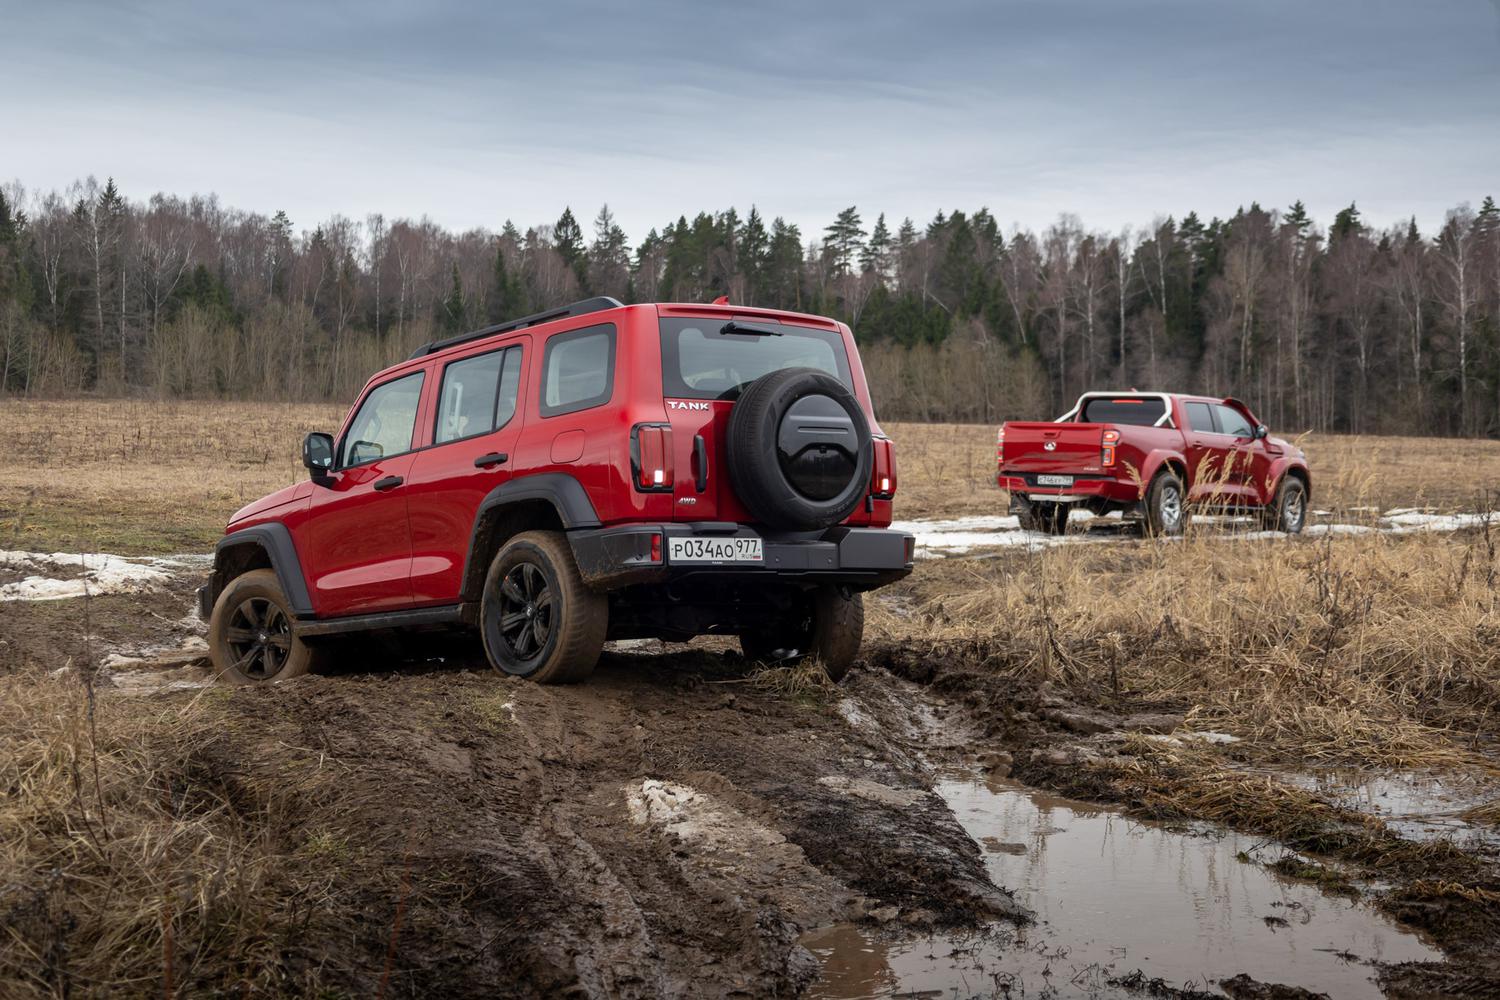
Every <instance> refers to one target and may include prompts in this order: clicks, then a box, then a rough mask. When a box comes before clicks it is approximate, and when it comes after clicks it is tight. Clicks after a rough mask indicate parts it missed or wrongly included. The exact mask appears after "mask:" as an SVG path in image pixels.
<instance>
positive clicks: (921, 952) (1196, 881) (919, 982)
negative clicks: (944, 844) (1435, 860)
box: [802, 776, 1442, 1000]
mask: <svg viewBox="0 0 1500 1000" xmlns="http://www.w3.org/2000/svg"><path fill="white" fill-rule="evenodd" d="M935 790H936V791H937V792H938V793H939V794H940V795H942V796H943V798H944V799H946V800H947V802H948V804H949V806H950V807H951V808H952V809H953V812H954V814H955V815H956V816H957V817H958V820H959V822H960V823H962V824H963V826H964V828H965V829H966V830H967V831H968V832H969V834H970V836H972V837H973V838H974V839H975V841H976V842H978V843H979V844H980V845H981V846H982V847H983V849H984V851H985V861H986V864H987V866H988V869H989V873H990V877H991V879H992V880H993V881H994V882H995V884H996V885H999V886H1003V887H1005V888H1007V889H1010V890H1012V891H1014V892H1015V895H1016V900H1017V902H1019V903H1021V904H1023V905H1024V906H1026V907H1028V908H1030V909H1031V910H1032V911H1033V912H1034V913H1035V914H1036V923H1035V924H1034V925H1032V926H1028V927H1022V928H1019V929H1016V928H1012V927H1009V926H1008V925H1007V926H1000V927H996V928H994V929H993V930H991V931H988V932H986V933H984V934H978V935H962V934H938V935H932V936H928V937H922V938H918V939H915V940H911V939H906V940H893V939H890V938H888V937H886V936H883V935H882V934H881V932H880V931H879V930H876V929H872V928H864V927H855V926H849V925H841V926H838V927H832V928H824V929H822V930H819V931H814V932H812V933H810V934H808V935H806V936H805V937H804V938H803V941H802V943H803V944H804V945H805V946H806V947H807V948H808V949H809V950H811V951H812V953H813V954H814V955H816V956H817V957H818V958H819V960H820V961H821V962H822V963H823V976H822V978H821V979H820V980H819V981H818V983H817V984H816V985H815V986H814V987H813V989H812V992H811V994H810V995H811V996H814V997H825V998H839V1000H849V998H855V997H893V996H913V995H915V996H931V997H953V996H958V997H969V996H1022V995H1028V994H1034V993H1036V992H1038V991H1041V992H1043V993H1045V994H1046V995H1049V996H1086V997H1113V996H1133V995H1138V994H1132V993H1130V992H1129V991H1128V990H1127V989H1125V988H1124V986H1121V985H1112V984H1111V982H1110V980H1112V979H1120V978H1122V977H1125V976H1128V975H1130V974H1131V973H1134V972H1136V971H1137V970H1139V971H1140V972H1142V973H1144V975H1145V977H1146V978H1147V979H1153V978H1160V979H1162V980H1165V981H1166V982H1167V983H1168V984H1169V985H1171V986H1174V987H1178V988H1183V987H1196V988H1198V989H1208V990H1211V991H1214V992H1219V990H1218V987H1217V983H1218V982H1219V980H1221V979H1225V978H1228V977H1230V976H1234V975H1236V974H1238V973H1248V974H1249V975H1250V976H1251V977H1253V978H1255V979H1257V980H1260V981H1262V982H1267V983H1281V984H1286V985H1293V986H1300V987H1304V988H1306V989H1310V990H1313V991H1314V992H1321V993H1327V994H1329V995H1330V996H1333V997H1379V996H1380V995H1381V993H1380V990H1379V988H1378V987H1377V986H1376V985H1375V983H1374V981H1373V976H1374V974H1375V969H1374V967H1373V966H1372V965H1371V964H1370V963H1371V962H1374V961H1381V962H1405V961H1426V960H1441V958H1442V955H1441V954H1440V953H1439V952H1438V951H1437V950H1436V949H1435V948H1433V947H1431V946H1430V945H1428V944H1427V943H1426V942H1425V941H1423V940H1422V939H1421V938H1419V937H1417V936H1416V935H1414V934H1412V933H1409V932H1407V931H1404V930H1402V929H1400V928H1398V927H1396V926H1395V925H1394V924H1392V923H1391V922H1390V921H1388V920H1386V919H1385V918H1383V917H1382V916H1381V915H1380V914H1378V913H1377V912H1375V911H1374V910H1373V909H1371V908H1370V907H1369V906H1367V905H1365V904H1362V903H1359V902H1356V901H1351V900H1348V899H1344V898H1337V897H1331V896H1325V895H1323V894H1322V893H1321V892H1319V891H1318V890H1317V889H1316V888H1314V887H1312V886H1310V885H1305V884H1302V883H1297V882H1292V881H1288V880H1286V879H1283V878H1281V877H1279V876H1277V875H1276V874H1274V873H1273V872H1271V871H1269V870H1268V869H1266V868H1265V867H1263V866H1262V865H1260V864H1256V863H1252V862H1246V861H1241V860H1239V857H1238V855H1239V854H1240V853H1241V852H1244V853H1245V854H1247V855H1249V856H1250V857H1252V858H1254V859H1256V860H1260V861H1270V860H1275V858H1276V857H1278V856H1279V855H1280V853H1281V851H1280V849H1279V848H1277V847H1274V846H1268V845H1266V844H1265V843H1264V842H1263V841H1257V840H1256V839H1254V838H1251V837H1244V836H1240V835H1238V834H1234V833H1223V832H1220V831H1205V832H1203V833H1202V834H1195V833H1184V832H1181V831H1176V830H1169V829H1167V828H1165V827H1162V826H1158V825H1156V824H1152V823H1143V822H1138V821H1135V820H1131V819H1127V818H1125V817H1124V816H1122V815H1121V814H1120V813H1118V812H1116V811H1114V810H1110V809H1106V808H1101V807H1097V806H1091V805H1087V804H1085V803H1081V802H1075V801H1073V800H1070V799H1063V798H1059V797H1057V796H1054V795H1050V794H1048V793H1045V792H1041V791H1037V790H1036V789H1031V788H1026V787H1025V786H1021V785H1016V784H1012V783H1009V782H1006V783H991V784H989V785H986V784H985V783H983V782H981V781H977V780H974V779H972V778H970V777H967V776H965V777H960V778H950V779H947V780H943V781H940V782H939V783H938V784H937V786H936V788H935ZM1018 845H1024V849H1023V848H1022V847H1020V846H1018Z"/></svg>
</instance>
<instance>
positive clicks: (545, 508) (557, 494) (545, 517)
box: [459, 472, 602, 602]
mask: <svg viewBox="0 0 1500 1000" xmlns="http://www.w3.org/2000/svg"><path fill="white" fill-rule="evenodd" d="M601 526H602V525H601V522H600V520H599V515H598V513H597V512H596V511H595V510H594V504H593V501H591V500H590V499H589V495H588V491H586V490H585V489H584V488H583V484H582V483H580V482H579V481H578V480H577V479H575V478H573V477H572V476H570V475H568V474H566V473H561V472H545V473H540V474H538V475H535V476H520V477H517V478H515V479H511V480H508V481H506V482H504V483H501V484H500V485H499V486H497V487H495V488H494V489H493V490H491V491H490V492H489V493H488V494H487V495H486V496H485V498H484V500H482V501H481V502H480V504H479V508H478V510H476V511H475V514H474V527H473V529H472V532H471V534H470V536H469V552H468V555H467V556H465V558H464V571H463V583H462V589H461V590H460V593H459V598H460V600H462V601H465V602H477V601H478V600H479V598H480V595H481V593H482V592H483V590H484V577H485V574H486V573H487V572H488V571H489V568H490V560H491V559H493V558H494V557H495V553H496V552H497V551H499V549H500V546H502V545H504V544H505V542H506V540H507V539H509V538H512V537H513V536H515V535H517V534H519V533H520V532H523V531H538V530H540V531H568V530H570V529H572V528H598V527H601Z"/></svg>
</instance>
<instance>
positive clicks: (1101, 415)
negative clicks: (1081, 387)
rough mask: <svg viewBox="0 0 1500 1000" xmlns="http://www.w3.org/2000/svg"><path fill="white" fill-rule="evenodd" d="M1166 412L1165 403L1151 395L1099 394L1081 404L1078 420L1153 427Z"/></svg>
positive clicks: (1084, 422)
mask: <svg viewBox="0 0 1500 1000" xmlns="http://www.w3.org/2000/svg"><path fill="white" fill-rule="evenodd" d="M1166 412H1167V405H1166V403H1164V402H1162V401H1161V400H1160V399H1155V398H1151V397H1131V396H1119V397H1115V398H1110V397H1105V396H1101V397H1099V398H1097V399H1091V400H1089V401H1088V402H1087V403H1084V404H1083V412H1082V413H1080V414H1079V415H1078V422H1079V423H1083V424H1130V425H1131V426H1134V427H1155V426H1156V422H1157V421H1158V420H1160V419H1161V418H1162V416H1163V415H1164V414H1165V413H1166Z"/></svg>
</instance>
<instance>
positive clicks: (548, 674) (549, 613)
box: [479, 531, 609, 684]
mask: <svg viewBox="0 0 1500 1000" xmlns="http://www.w3.org/2000/svg"><path fill="white" fill-rule="evenodd" d="M479 619H480V631H481V632H482V633H483V636H484V651H485V654H486V655H487V656H488V657H489V660H490V664H491V665H492V666H494V668H495V669H496V670H499V671H501V672H503V673H507V674H511V675H513V676H516V677H527V678H530V679H531V680H535V681H540V682H541V683H543V684H570V683H575V682H577V681H583V680H587V679H588V676H589V674H591V673H593V672H594V664H596V663H598V662H599V652H600V650H601V649H603V648H604V634H605V631H606V630H607V629H608V627H609V604H608V601H607V600H606V598H605V597H604V596H603V595H602V594H596V593H594V592H593V591H591V590H589V589H588V588H587V587H585V586H584V585H583V580H582V578H580V577H579V575H578V565H577V563H575V562H574V561H573V552H572V550H571V549H570V548H569V547H568V542H567V539H565V538H564V537H563V536H562V534H561V533H560V532H556V531H524V532H522V533H521V534H519V535H516V536H515V537H514V538H512V539H511V540H510V541H508V542H506V543H505V545H503V546H502V547H501V549H500V551H499V552H497V553H496V554H495V559H494V561H493V562H491V563H490V571H489V574H488V575H487V576H486V577H485V580H484V594H483V596H482V597H481V599H480V605H479Z"/></svg>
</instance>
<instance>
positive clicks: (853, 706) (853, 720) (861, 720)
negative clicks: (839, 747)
mask: <svg viewBox="0 0 1500 1000" xmlns="http://www.w3.org/2000/svg"><path fill="white" fill-rule="evenodd" d="M834 711H836V712H838V713H839V716H840V717H841V718H842V719H843V720H844V721H845V722H847V723H849V725H850V727H851V728H853V729H867V728H869V727H870V724H871V723H870V717H869V716H868V715H866V714H865V712H864V709H862V708H860V707H859V702H857V701H855V700H854V699H853V698H840V699H839V703H838V704H837V705H835V706H834Z"/></svg>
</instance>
